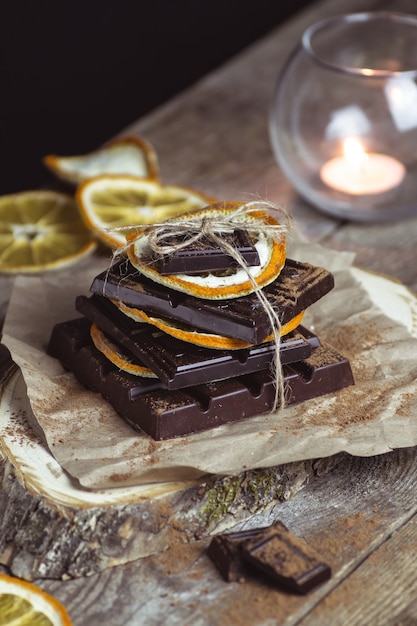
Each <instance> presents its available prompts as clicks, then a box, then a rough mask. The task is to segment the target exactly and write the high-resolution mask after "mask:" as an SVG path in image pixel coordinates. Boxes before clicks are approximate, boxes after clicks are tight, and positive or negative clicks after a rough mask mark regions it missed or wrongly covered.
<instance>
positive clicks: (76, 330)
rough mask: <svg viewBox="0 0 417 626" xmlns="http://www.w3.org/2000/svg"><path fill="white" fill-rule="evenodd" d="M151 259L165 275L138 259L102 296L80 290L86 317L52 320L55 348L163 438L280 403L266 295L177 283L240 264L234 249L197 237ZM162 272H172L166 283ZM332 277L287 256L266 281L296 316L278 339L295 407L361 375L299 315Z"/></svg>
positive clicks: (242, 249)
mask: <svg viewBox="0 0 417 626" xmlns="http://www.w3.org/2000/svg"><path fill="white" fill-rule="evenodd" d="M227 237H228V241H229V243H230V242H231V243H232V245H233V246H235V247H236V249H237V250H238V251H239V253H240V254H241V255H242V257H243V258H244V259H245V262H246V263H247V264H248V265H249V266H250V265H251V264H253V265H254V266H256V265H257V264H259V257H258V253H257V249H256V246H255V245H254V244H253V241H252V240H251V238H250V237H248V236H247V233H245V231H244V230H243V231H242V230H237V231H236V232H234V233H232V234H229V235H227ZM284 258H285V257H284ZM147 263H150V264H152V271H153V272H154V273H155V272H157V273H158V280H159V277H162V279H161V280H162V282H156V281H155V280H152V279H151V278H150V277H149V276H147V275H145V273H144V272H142V271H140V270H139V269H138V267H137V266H135V265H133V264H132V259H131V258H130V257H129V259H126V258H123V259H122V260H119V261H117V262H116V263H115V264H114V265H113V266H112V267H111V268H110V269H107V270H105V271H103V272H102V273H101V274H99V275H98V276H97V277H96V278H95V279H94V281H93V283H92V286H91V292H92V294H93V295H91V296H90V297H85V296H79V297H78V298H77V300H76V308H77V310H78V311H79V312H80V314H81V315H82V317H80V318H78V319H75V320H71V321H69V322H64V323H61V324H58V325H56V326H55V327H54V329H53V332H52V336H51V339H50V344H49V353H50V354H51V355H53V356H55V357H56V358H58V359H59V360H60V361H61V362H62V364H63V365H64V367H65V368H67V369H68V370H70V371H72V372H73V373H74V374H75V376H76V377H77V378H78V379H79V381H80V382H81V383H82V384H83V385H84V386H86V387H88V388H90V389H92V390H94V391H96V392H99V393H100V394H101V395H102V396H103V397H104V398H105V399H106V400H108V401H109V402H110V403H111V404H112V405H113V407H114V408H115V410H116V411H117V412H118V413H119V414H120V415H121V417H122V418H123V419H124V420H126V421H127V422H128V423H129V424H130V425H131V426H132V427H133V428H134V429H136V430H140V431H145V432H146V433H148V434H149V435H151V437H153V438H154V439H155V440H162V439H169V438H173V437H179V436H183V435H189V434H191V433H196V432H199V431H202V430H205V429H209V428H213V427H216V426H219V425H222V424H226V423H229V422H235V421H238V420H242V419H245V418H249V417H251V416H254V415H258V414H263V413H268V412H269V411H271V408H272V407H273V405H274V398H275V378H274V375H273V373H272V372H271V363H273V360H274V355H275V350H276V343H275V342H274V341H272V340H271V330H272V329H271V321H270V317H268V314H267V311H266V310H265V308H264V307H263V306H262V303H261V302H260V300H259V298H258V296H257V294H256V293H255V292H252V293H248V294H247V295H242V296H240V295H236V294H235V296H234V297H230V298H224V297H221V298H220V299H219V298H216V299H213V298H204V297H199V296H196V295H192V294H191V293H186V292H184V291H179V290H178V289H176V288H175V285H176V282H175V280H173V277H175V276H176V275H179V276H181V275H182V276H184V275H187V276H188V278H189V277H190V276H193V275H196V276H198V277H199V280H200V285H201V284H202V283H203V284H204V277H205V276H212V275H216V274H217V275H222V273H223V274H227V273H230V272H233V266H234V260H233V259H232V258H231V256H229V255H228V254H227V252H225V251H224V250H222V249H219V248H218V247H216V246H215V245H213V243H207V242H205V243H204V241H203V242H202V241H200V242H198V243H197V244H194V245H192V246H191V247H190V248H189V249H186V250H181V251H179V252H177V253H174V254H170V255H168V256H167V255H165V256H162V257H161V258H159V257H158V259H155V258H154V259H151V260H149V259H147ZM283 263H284V262H283ZM163 276H168V278H169V277H171V278H172V280H170V282H168V285H167V284H164V280H163ZM333 286H334V280H333V276H332V274H331V273H330V272H328V271H327V270H325V269H324V268H321V267H316V266H313V265H310V264H307V263H302V262H298V261H295V260H292V259H286V260H285V264H283V266H282V269H281V268H279V271H278V275H277V277H276V278H275V279H274V280H272V282H269V284H267V285H266V286H265V287H263V294H264V295H265V296H266V298H267V299H268V302H269V303H270V304H271V305H272V307H273V309H274V311H275V312H276V313H277V315H278V317H279V321H280V324H281V328H282V329H283V330H284V331H285V329H286V328H287V329H288V328H290V329H291V327H294V325H295V326H296V327H295V328H294V329H293V330H291V331H290V332H287V334H285V335H284V336H283V337H282V340H281V342H280V348H279V350H280V365H281V367H282V375H283V380H284V386H285V405H286V406H288V405H292V404H295V403H298V402H302V401H305V400H309V399H311V398H314V397H316V396H320V395H323V394H328V393H332V392H335V391H338V390H340V389H342V388H343V387H346V386H348V385H351V384H353V377H352V373H351V369H350V365H349V362H348V360H347V359H346V358H344V357H343V356H342V355H340V354H339V353H338V352H336V351H335V350H334V349H333V348H332V347H330V346H327V345H323V344H321V342H320V341H319V338H318V337H317V336H316V335H314V334H313V333H312V332H310V331H309V330H307V329H306V328H304V327H303V326H302V325H300V324H299V320H300V319H301V317H302V314H303V312H304V311H305V309H306V308H308V307H309V306H310V305H311V304H313V303H314V302H316V301H317V300H319V299H320V298H321V297H322V296H324V295H325V294H327V293H328V292H329V291H330V290H331V289H332V288H333ZM200 291H201V288H200ZM138 320H140V321H138ZM294 320H295V321H294ZM216 341H217V342H216ZM222 342H223V343H222ZM228 342H229V343H228ZM229 344H230V346H231V348H224V347H222V346H223V345H226V346H228V345H229ZM213 346H216V347H213Z"/></svg>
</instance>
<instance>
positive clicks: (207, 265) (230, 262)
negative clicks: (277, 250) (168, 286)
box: [158, 229, 260, 274]
mask: <svg viewBox="0 0 417 626" xmlns="http://www.w3.org/2000/svg"><path fill="white" fill-rule="evenodd" d="M220 236H221V238H222V239H224V240H225V241H227V243H228V244H230V245H231V246H233V247H234V248H236V250H237V252H239V253H240V255H241V256H242V258H243V260H244V261H245V262H246V264H247V265H249V266H253V265H260V260H259V254H258V251H257V250H256V248H255V246H254V245H253V243H252V241H251V239H250V237H249V235H248V233H247V232H246V231H245V230H241V229H237V230H235V231H234V232H233V233H222V234H221V235H220ZM177 240H178V241H179V242H181V241H182V239H178V238H175V237H170V238H168V239H166V240H164V244H166V245H174V244H175V243H176V241H177ZM236 265H237V263H236V261H235V259H233V258H232V257H231V256H230V255H229V254H227V252H225V251H224V250H223V249H221V248H220V247H218V246H216V244H215V243H214V242H213V241H212V240H211V239H209V238H203V239H198V240H197V241H196V242H194V243H193V245H192V246H190V247H187V248H183V249H182V250H178V251H176V252H173V253H172V254H169V255H164V256H163V257H162V258H161V259H160V261H159V263H158V270H159V272H160V274H199V273H202V272H218V271H223V270H227V269H229V268H230V267H236Z"/></svg>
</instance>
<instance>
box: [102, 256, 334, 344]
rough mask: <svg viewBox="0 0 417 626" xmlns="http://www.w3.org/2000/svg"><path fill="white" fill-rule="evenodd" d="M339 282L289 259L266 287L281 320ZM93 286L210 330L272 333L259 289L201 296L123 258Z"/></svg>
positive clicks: (261, 336) (256, 335)
mask: <svg viewBox="0 0 417 626" xmlns="http://www.w3.org/2000/svg"><path fill="white" fill-rule="evenodd" d="M333 287H334V279H333V275H332V274H331V273H330V272H329V271H327V270H326V269H324V268H322V267H317V266H313V265H310V264H308V263H301V262H299V261H294V260H292V259H287V260H286V263H285V266H284V268H283V269H282V271H281V274H280V275H279V277H278V278H277V279H276V280H275V281H274V282H273V283H271V284H270V285H268V286H267V287H264V288H263V292H264V294H265V295H266V297H267V298H268V300H269V301H270V303H271V305H272V306H273V307H274V309H275V310H276V311H277V313H278V316H279V318H280V322H281V324H285V323H287V322H288V321H290V320H291V319H292V318H293V317H295V316H296V315H298V313H301V312H302V311H304V310H305V309H306V308H307V307H308V306H310V305H311V304H313V303H314V302H316V301H317V300H319V299H320V298H321V297H322V296H324V295H325V294H326V293H328V292H329V291H330V290H331V289H333ZM91 291H92V292H93V293H94V294H97V295H100V296H106V297H107V298H113V299H116V300H120V301H122V302H124V303H125V304H127V305H129V306H132V307H135V308H139V309H145V310H146V312H147V313H148V314H150V315H152V314H153V315H157V316H162V317H166V318H168V319H172V320H177V321H180V322H183V323H185V324H187V325H189V326H191V327H194V328H198V329H200V330H205V331H208V332H212V333H216V334H220V335H224V336H226V337H232V338H236V339H242V340H243V341H246V342H248V343H251V344H259V343H262V341H264V340H265V339H266V337H268V335H269V334H270V333H271V325H270V322H269V319H268V315H267V312H266V311H265V310H264V308H263V306H262V304H261V303H260V301H259V300H258V298H257V296H256V294H253V293H252V294H250V295H248V296H242V297H240V298H233V299H228V300H205V299H202V298H196V297H193V296H190V295H187V294H185V293H181V292H179V291H174V290H173V289H167V288H166V287H165V286H162V285H158V284H157V283H154V282H152V281H151V280H149V279H147V278H146V277H144V276H142V275H141V274H140V273H139V272H138V270H136V269H135V268H134V267H133V266H132V265H131V264H130V263H129V262H128V261H126V260H123V261H120V262H118V263H116V264H115V265H113V266H112V267H111V268H110V269H109V270H106V271H105V272H102V273H101V274H99V275H98V276H97V277H96V278H95V279H94V281H93V283H92V285H91Z"/></svg>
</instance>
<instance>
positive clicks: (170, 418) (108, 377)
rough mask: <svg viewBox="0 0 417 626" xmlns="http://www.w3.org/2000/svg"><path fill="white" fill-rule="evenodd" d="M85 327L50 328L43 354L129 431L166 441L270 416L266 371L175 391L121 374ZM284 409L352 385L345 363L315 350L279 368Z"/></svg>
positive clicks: (82, 323)
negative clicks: (94, 394)
mask: <svg viewBox="0 0 417 626" xmlns="http://www.w3.org/2000/svg"><path fill="white" fill-rule="evenodd" d="M89 327H90V323H89V321H88V320H87V319H85V318H82V319H78V320H73V321H70V322H64V323H62V324H58V325H56V326H55V327H54V330H53V333H52V336H51V340H50V344H49V353H50V354H51V355H52V356H54V357H56V358H58V359H60V361H61V362H62V364H63V366H64V367H65V368H67V369H69V370H70V371H72V372H73V373H74V374H75V376H76V377H77V378H78V379H79V380H80V382H81V383H82V384H83V385H84V386H86V387H88V388H90V389H91V390H93V391H97V392H99V393H101V395H102V396H103V397H104V398H105V399H106V400H108V402H110V404H112V406H113V407H114V409H115V410H116V411H117V412H118V413H119V414H120V415H121V416H122V417H123V419H125V420H126V422H127V423H129V424H130V425H131V426H132V427H133V428H134V429H135V430H143V431H145V432H146V433H148V434H149V435H151V437H153V438H154V439H155V440H163V439H170V438H173V437H180V436H184V435H189V434H192V433H196V432H199V431H202V430H206V429H208V428H214V427H216V426H219V425H222V424H226V423H230V422H235V421H239V420H241V419H245V418H248V417H251V416H254V415H259V414H262V413H267V412H269V411H270V409H271V407H272V405H273V401H274V396H275V389H274V381H273V379H272V377H271V375H270V373H269V371H268V370H263V371H260V372H256V373H253V374H247V375H245V376H239V377H236V378H231V379H228V380H222V381H218V382H211V383H206V384H201V385H196V386H194V387H188V388H186V389H181V390H169V389H167V388H166V386H165V385H164V383H163V382H162V381H160V380H158V379H144V378H140V377H136V376H132V375H129V374H126V373H124V372H121V371H120V370H118V368H116V367H115V366H113V365H112V364H111V363H110V362H109V361H108V360H107V359H106V358H105V357H104V356H103V355H101V354H100V353H99V352H98V351H97V350H96V349H95V348H94V346H93V345H92V343H91V340H90V335H89ZM283 375H284V381H285V388H286V404H287V405H291V404H295V403H298V402H303V401H304V400H308V399H310V398H313V397H316V396H318V395H323V394H326V393H330V392H334V391H337V390H340V389H342V388H343V387H346V386H348V385H351V384H353V377H352V372H351V369H350V365H349V361H348V360H347V359H346V358H344V357H343V356H341V355H340V354H339V353H338V352H336V351H335V350H334V349H333V348H331V347H329V346H325V345H320V346H318V347H317V348H315V349H314V350H313V353H312V356H311V357H309V358H308V359H305V360H302V361H299V362H298V363H294V364H292V365H285V366H284V367H283Z"/></svg>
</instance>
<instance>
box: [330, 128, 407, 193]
mask: <svg viewBox="0 0 417 626" xmlns="http://www.w3.org/2000/svg"><path fill="white" fill-rule="evenodd" d="M344 152H345V153H344V154H343V155H342V156H337V157H335V158H333V159H330V160H329V161H327V162H326V163H325V164H324V165H323V167H322V168H321V171H320V178H321V179H322V181H323V182H324V183H326V185H328V186H329V187H332V188H333V189H336V190H337V191H343V192H344V193H349V194H352V195H369V194H377V193H384V192H386V191H389V190H390V189H394V188H395V187H397V186H398V185H400V184H401V182H402V181H403V179H404V176H405V171H406V170H405V167H404V165H403V164H402V163H401V162H400V161H398V159H395V158H394V157H391V156H388V155H387V154H379V153H376V152H370V153H366V152H365V151H364V150H363V148H362V146H361V145H360V143H359V142H357V141H356V140H355V139H347V140H346V141H345V150H344Z"/></svg>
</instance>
